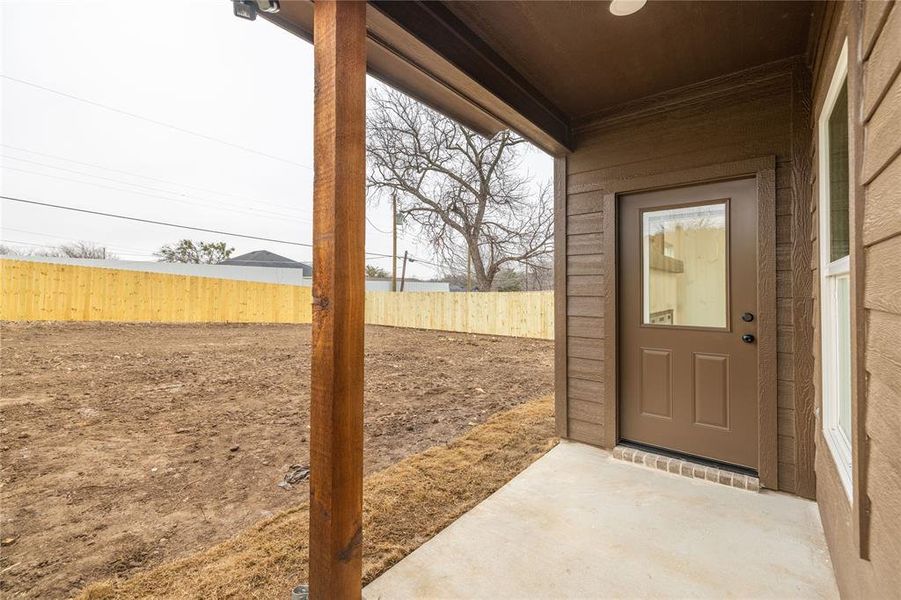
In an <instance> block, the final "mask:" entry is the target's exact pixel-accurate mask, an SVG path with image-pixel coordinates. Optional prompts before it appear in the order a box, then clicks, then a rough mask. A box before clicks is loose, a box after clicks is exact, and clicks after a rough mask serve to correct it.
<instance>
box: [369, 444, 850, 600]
mask: <svg viewBox="0 0 901 600" xmlns="http://www.w3.org/2000/svg"><path fill="white" fill-rule="evenodd" d="M363 595H364V597H365V598H367V599H368V600H377V599H378V600H394V599H407V598H837V597H838V591H837V589H836V585H835V579H834V576H833V573H832V566H831V564H830V562H829V555H828V551H827V549H826V544H825V541H824V539H823V531H822V526H821V524H820V520H819V516H818V512H817V507H816V504H815V503H813V502H810V501H807V500H803V499H801V498H797V497H795V496H789V495H787V494H779V493H772V492H761V493H755V492H748V491H745V490H739V489H734V488H730V487H726V486H722V485H718V484H715V483H712V482H707V481H703V480H698V479H687V478H683V477H680V476H677V475H674V474H670V473H665V472H661V471H656V470H651V469H648V468H645V467H642V466H639V465H634V464H628V463H624V462H621V461H617V460H614V459H613V458H612V457H611V456H610V454H608V453H607V452H605V451H602V450H599V449H597V448H593V447H590V446H586V445H582V444H577V443H568V442H563V443H561V444H560V445H559V446H557V447H556V448H554V449H553V450H551V451H550V452H549V453H548V454H547V455H545V456H544V457H542V458H541V459H539V460H538V461H536V462H535V463H534V464H533V465H531V466H530V467H529V468H528V469H526V470H525V471H524V472H523V473H521V474H520V475H518V476H517V477H516V478H514V479H513V480H512V481H510V482H509V483H508V484H507V485H505V486H504V487H503V488H501V489H500V490H498V491H497V492H496V493H494V494H493V495H492V496H491V497H489V498H488V499H486V500H485V501H484V502H482V503H481V504H479V505H478V506H476V507H475V508H474V509H473V510H471V511H469V512H468V513H467V514H465V515H463V516H462V517H461V518H460V519H458V520H457V521H455V522H454V523H453V524H451V525H450V526H449V527H447V528H446V529H445V530H444V531H442V532H441V533H439V534H438V535H437V536H435V537H434V538H433V539H431V540H430V541H429V542H427V543H426V544H424V545H423V546H421V547H420V548H419V549H418V550H416V551H415V552H413V553H412V554H410V555H409V556H408V557H406V558H405V559H404V560H402V561H401V562H399V563H398V564H397V565H395V566H394V567H393V568H391V569H390V570H388V571H387V572H386V573H384V574H383V575H382V576H381V577H379V578H378V579H376V580H375V581H373V582H372V583H371V584H370V585H369V586H367V587H366V588H365V590H364V591H363Z"/></svg>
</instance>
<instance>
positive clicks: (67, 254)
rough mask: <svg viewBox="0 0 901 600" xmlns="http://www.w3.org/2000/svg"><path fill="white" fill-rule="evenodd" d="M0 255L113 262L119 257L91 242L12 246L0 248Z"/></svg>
mask: <svg viewBox="0 0 901 600" xmlns="http://www.w3.org/2000/svg"><path fill="white" fill-rule="evenodd" d="M0 254H7V255H10V256H47V257H61V258H98V259H110V260H115V259H118V258H119V257H118V256H117V255H115V254H113V253H112V252H110V251H109V250H107V248H106V246H98V245H97V244H94V243H92V242H72V243H71V244H61V245H59V246H55V247H50V246H48V247H46V248H35V249H28V250H23V249H22V248H15V247H12V246H0Z"/></svg>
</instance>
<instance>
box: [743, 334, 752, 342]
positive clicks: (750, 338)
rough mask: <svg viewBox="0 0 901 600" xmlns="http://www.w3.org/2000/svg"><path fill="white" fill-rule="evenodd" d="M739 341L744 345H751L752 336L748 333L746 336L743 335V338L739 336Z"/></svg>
mask: <svg viewBox="0 0 901 600" xmlns="http://www.w3.org/2000/svg"><path fill="white" fill-rule="evenodd" d="M741 341H743V342H744V343H746V344H753V343H754V336H753V335H751V334H750V333H746V334H744V335H743V336H741Z"/></svg>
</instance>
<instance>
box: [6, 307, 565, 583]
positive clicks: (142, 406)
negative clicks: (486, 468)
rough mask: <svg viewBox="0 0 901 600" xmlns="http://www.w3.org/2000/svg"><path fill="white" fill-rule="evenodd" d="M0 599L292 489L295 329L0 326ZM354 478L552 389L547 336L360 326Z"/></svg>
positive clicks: (143, 564) (235, 525)
mask: <svg viewBox="0 0 901 600" xmlns="http://www.w3.org/2000/svg"><path fill="white" fill-rule="evenodd" d="M0 333H2V365H0V367H2V371H0V375H2V379H0V418H2V422H0V467H2V471H0V473H2V478H0V504H2V507H0V510H2V543H3V547H2V551H0V552H2V554H0V592H2V595H3V596H5V597H37V596H41V595H44V596H48V597H54V598H55V597H65V596H70V595H73V594H74V593H76V591H77V590H78V589H80V588H82V587H83V586H84V585H85V584H87V583H89V582H92V581H95V580H99V579H104V578H109V577H117V576H118V577H121V576H128V575H131V574H133V573H135V572H137V571H139V570H143V569H146V568H148V567H151V566H154V565H157V564H159V563H161V562H163V561H169V560H171V559H174V558H178V557H182V556H186V555H188V554H190V553H192V552H196V551H198V550H201V549H204V548H208V547H210V546H211V545H213V544H214V543H216V542H218V541H220V540H223V539H226V538H229V537H231V536H233V535H235V534H237V533H239V532H240V531H242V530H243V529H245V528H247V527H248V526H250V525H251V524H253V523H255V522H257V521H259V520H261V519H264V518H266V517H269V516H271V515H273V514H274V513H275V512H277V511H279V510H282V509H284V508H286V507H289V506H292V505H296V504H297V503H298V502H300V501H302V500H303V499H304V498H305V497H306V494H307V485H306V482H301V483H299V484H296V485H294V486H292V487H291V489H284V488H283V487H279V485H278V484H279V483H280V482H282V481H283V477H284V475H285V474H286V472H287V471H288V469H289V467H290V466H291V465H307V464H308V461H307V458H308V456H307V450H308V446H307V443H306V442H307V432H308V396H307V393H308V389H309V378H310V369H309V343H310V329H309V326H296V325H203V326H194V325H140V324H94V323H64V324H30V325H23V324H10V323H3V324H2V331H0ZM366 334H367V338H366V341H367V349H366V408H365V410H366V421H365V429H366V442H365V443H366V465H365V468H366V471H367V473H372V472H375V471H378V470H381V469H383V468H385V467H387V466H389V465H391V464H394V463H396V462H397V461H399V460H400V459H402V458H404V457H406V456H408V455H410V454H413V453H417V452H420V451H422V450H424V449H426V448H428V447H430V446H434V445H441V444H446V443H448V442H449V441H451V440H452V439H454V438H457V437H458V436H460V435H461V434H463V433H464V432H466V431H467V430H468V429H470V428H471V427H472V426H474V425H476V424H478V423H481V422H483V421H485V419H487V418H488V417H489V416H490V415H492V414H493V413H496V412H498V411H501V410H504V409H507V408H509V407H512V406H515V405H518V404H521V403H523V402H525V401H526V400H530V399H534V398H537V397H540V396H545V395H547V394H549V393H550V392H551V391H552V388H553V375H552V365H553V350H552V348H553V345H552V343H551V342H549V341H541V340H526V339H515V338H501V337H489V336H473V335H465V334H456V333H454V334H450V333H441V332H428V331H416V330H408V329H390V328H382V327H368V328H367V331H366Z"/></svg>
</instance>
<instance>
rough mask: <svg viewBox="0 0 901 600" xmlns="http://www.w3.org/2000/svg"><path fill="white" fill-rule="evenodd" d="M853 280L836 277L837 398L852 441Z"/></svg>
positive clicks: (843, 424) (841, 422) (840, 421)
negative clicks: (851, 291)
mask: <svg viewBox="0 0 901 600" xmlns="http://www.w3.org/2000/svg"><path fill="white" fill-rule="evenodd" d="M850 283H851V280H850V278H849V277H848V276H847V275H842V276H840V277H836V278H835V319H836V324H835V329H836V332H835V333H836V336H835V337H836V339H835V342H836V352H838V356H837V357H836V358H837V359H838V360H837V361H836V362H837V364H836V367H837V369H838V373H836V383H837V386H838V389H837V390H836V400H837V402H838V415H837V416H838V426H839V429H841V430H842V432H843V433H844V434H845V437H847V438H848V441H851V299H850V296H849V294H850Z"/></svg>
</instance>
